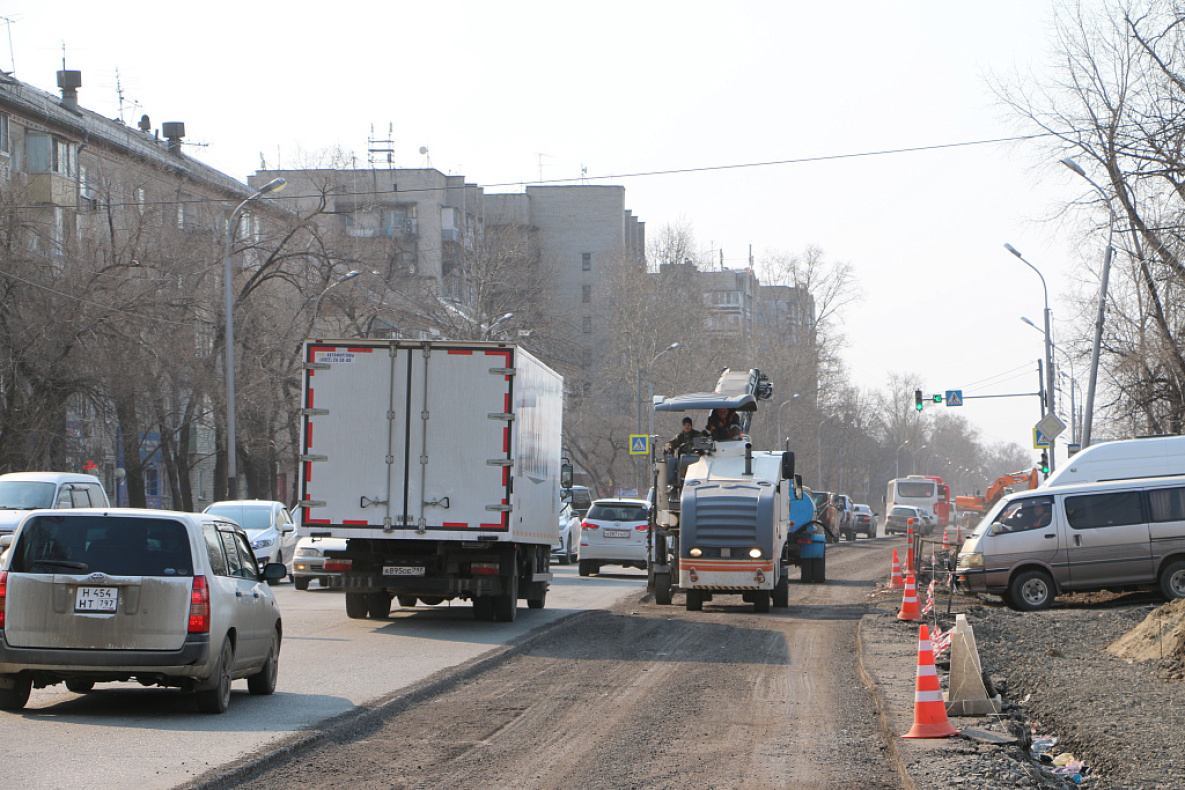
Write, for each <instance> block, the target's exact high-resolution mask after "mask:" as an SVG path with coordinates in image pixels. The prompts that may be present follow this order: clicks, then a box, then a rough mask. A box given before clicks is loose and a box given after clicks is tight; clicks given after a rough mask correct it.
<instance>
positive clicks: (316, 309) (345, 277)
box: [309, 269, 362, 334]
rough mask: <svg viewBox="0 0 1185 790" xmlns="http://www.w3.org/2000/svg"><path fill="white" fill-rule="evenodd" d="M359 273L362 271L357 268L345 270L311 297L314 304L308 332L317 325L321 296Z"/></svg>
mask: <svg viewBox="0 0 1185 790" xmlns="http://www.w3.org/2000/svg"><path fill="white" fill-rule="evenodd" d="M359 274H362V272H360V271H358V270H357V269H354V270H353V271H349V272H346V273H345V274H343V275H342V276H341V278H340V279H338V280H334V281H333V282H331V283H330V284H329V285H327V286H325V288H324V289H323V290H322V291H321V293H319V294H317V296H316V298H315V299H313V301H314V302H315V303H316V304H315V305H314V307H313V320H312V321H310V322H309V333H310V334H312V332H313V330H314V329H315V328H316V326H317V314H318V313H320V312H321V298H322V297H324V296H325V294H327V293H329V292H330V291H331V290H333V289H334V288H336V287H337V286H339V285H341V284H342V283H344V282H345V281H346V280H353V279H354V278H355V277H357V276H358V275H359Z"/></svg>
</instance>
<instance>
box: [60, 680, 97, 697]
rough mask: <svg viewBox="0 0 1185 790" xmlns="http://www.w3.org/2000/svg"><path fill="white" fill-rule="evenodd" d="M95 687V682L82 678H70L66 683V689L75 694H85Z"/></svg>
mask: <svg viewBox="0 0 1185 790" xmlns="http://www.w3.org/2000/svg"><path fill="white" fill-rule="evenodd" d="M94 687H95V681H93V680H83V679H82V678H70V679H69V680H67V681H66V688H67V689H69V690H70V691H73V692H74V693H75V694H86V693H87V692H89V691H91V690H92V689H93V688H94Z"/></svg>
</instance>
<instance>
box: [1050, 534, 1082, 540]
mask: <svg viewBox="0 0 1185 790" xmlns="http://www.w3.org/2000/svg"><path fill="white" fill-rule="evenodd" d="M1056 537H1057V535H1046V536H1045V539H1046V540H1053V539H1054V538H1056ZM1077 539H1078V540H1080V538H1077Z"/></svg>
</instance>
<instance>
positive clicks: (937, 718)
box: [901, 625, 959, 738]
mask: <svg viewBox="0 0 1185 790" xmlns="http://www.w3.org/2000/svg"><path fill="white" fill-rule="evenodd" d="M958 734H959V731H958V730H956V729H955V728H954V727H953V726H951V723H950V719H948V718H947V717H946V701H945V700H943V699H942V686H941V685H940V684H939V683H938V671H937V670H936V669H934V650H933V648H931V646H930V629H928V628H927V627H926V626H925V625H923V626H922V627H921V630H920V632H919V633H918V679H917V685H916V690H915V691H914V697H913V726H912V727H910V729H909V732H907V733H906V734H905V735H902V736H901V737H902V738H947V737H949V736H951V735H958Z"/></svg>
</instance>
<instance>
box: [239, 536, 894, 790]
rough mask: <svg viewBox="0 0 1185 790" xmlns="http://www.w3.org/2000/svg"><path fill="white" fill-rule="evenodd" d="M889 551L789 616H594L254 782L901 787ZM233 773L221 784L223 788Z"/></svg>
mask: <svg viewBox="0 0 1185 790" xmlns="http://www.w3.org/2000/svg"><path fill="white" fill-rule="evenodd" d="M888 552H889V544H888V543H887V542H885V541H881V540H878V541H860V542H858V543H856V544H843V545H841V546H839V547H835V548H834V549H832V548H830V547H829V557H828V569H827V571H828V573H827V575H828V583H827V584H826V585H821V586H820V585H800V584H793V585H792V586H791V601H790V603H791V605H790V608H789V609H781V610H779V609H775V610H773V612H772V613H771V614H766V615H757V614H753V613H752V607H751V606H749V605H747V604H743V603H742V602H741V600H740V598H739V597H736V596H720V597H717V598H716V600H715V601H713V602H710V603H707V604H705V606H704V611H702V612H687V611H685V610H684V609H683V607H682V606H680V605H678V604H681V603H682V597H681V596H677V597H676V599H675V602H676V604H677V605H676V606H672V607H663V606H658V605H656V604H654V603H652V602H650V599H649V598H635V599H633V600H632V601H631V600H627V601H626V602H625V603H623V604H621V605H618V606H617V607H615V608H613V609H611V610H609V611H596V612H589V613H586V614H583V615H580V616H578V617H576V618H573V619H572V620H570V621H568V622H566V623H564V624H562V625H560V626H558V627H556V628H554V629H552V630H551V631H549V632H547V633H546V634H544V635H543V636H542V637H539V638H536V639H535V640H533V641H531V642H530V643H529V644H528V645H527V647H526V648H524V649H523V650H522V651H520V652H518V653H516V654H514V655H512V657H510V658H509V659H508V660H506V661H503V662H500V663H497V664H496V665H495V666H493V667H492V668H491V669H489V670H487V671H484V672H481V673H479V674H476V675H475V676H473V677H471V678H469V679H468V680H465V681H462V682H460V683H457V684H455V685H453V686H451V687H448V686H446V688H445V689H444V690H443V691H442V692H441V693H439V694H436V695H432V696H429V697H428V698H426V699H424V698H420V699H418V701H413V702H409V703H407V704H406V705H399V704H397V705H394V706H392V708H391V710H390V711H389V713H388V714H386V715H384V716H382V717H380V718H378V719H371V720H368V721H369V723H368V724H366V725H358V726H354V727H349V726H346V727H343V728H339V729H338V730H336V731H334V732H333V733H332V734H331V735H330V737H329V738H327V739H326V740H325V741H323V742H322V743H321V745H319V746H317V747H316V748H314V749H312V750H310V751H306V752H304V753H301V754H297V755H295V756H293V757H290V758H288V759H287V760H286V761H284V762H280V763H276V764H273V766H272V767H271V768H270V770H267V771H265V772H263V773H260V774H255V773H251V774H247V775H245V776H244V777H243V779H242V784H241V785H240V786H249V787H251V788H253V790H254V789H255V788H262V789H263V790H270V789H272V788H275V790H281V788H282V789H283V790H289V788H291V787H293V786H301V787H309V788H338V787H342V786H349V787H351V788H352V790H364V789H368V788H376V789H377V788H384V789H385V790H386V789H389V788H399V789H400V790H410V789H411V788H439V787H457V788H470V787H483V788H502V787H506V788H509V787H515V788H557V789H558V788H574V787H579V788H582V790H595V789H597V788H606V789H608V788H613V789H614V790H617V789H618V788H632V787H637V788H646V789H647V790H657V789H659V788H680V789H682V788H729V787H733V788H774V787H777V788H786V787H794V788H798V789H801V790H809V789H811V788H829V789H830V788H836V787H861V788H873V789H876V788H896V787H898V786H899V785H898V784H897V781H896V776H897V774H896V772H895V770H894V769H893V767H892V766H891V765H890V760H889V757H888V752H887V751H886V749H885V746H884V739H883V737H882V735H881V733H880V730H879V729H878V724H877V718H876V714H875V710H874V707H873V703H872V699H871V695H870V693H869V692H868V690H867V689H865V688H864V687H863V686H862V685H861V683H860V680H859V677H858V671H857V655H856V653H857V650H856V628H857V623H858V621H859V618H860V616H861V615H862V614H863V613H864V612H865V611H866V610H867V605H866V594H867V592H868V591H869V589H871V587H872V581H873V580H874V579H881V577H883V576H885V575H886V572H887V569H888V567H889V562H888ZM220 784H221V783H220Z"/></svg>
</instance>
